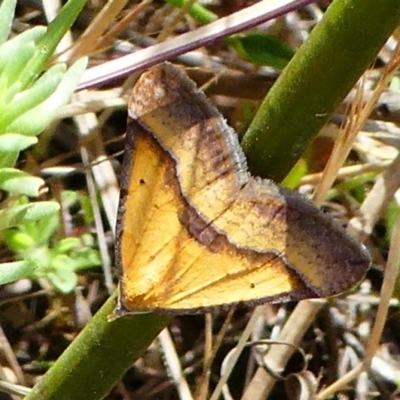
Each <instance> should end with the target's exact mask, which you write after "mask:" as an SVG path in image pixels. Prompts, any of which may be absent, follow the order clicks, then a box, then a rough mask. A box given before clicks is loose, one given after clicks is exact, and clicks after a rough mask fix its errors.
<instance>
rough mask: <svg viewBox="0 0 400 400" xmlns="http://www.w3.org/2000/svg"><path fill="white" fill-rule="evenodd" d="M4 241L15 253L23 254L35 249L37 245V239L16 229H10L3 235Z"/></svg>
mask: <svg viewBox="0 0 400 400" xmlns="http://www.w3.org/2000/svg"><path fill="white" fill-rule="evenodd" d="M3 240H4V242H5V243H6V244H7V247H8V248H9V249H11V250H12V251H14V252H15V253H22V252H24V251H27V250H30V249H33V248H34V247H35V245H36V242H35V239H34V238H33V237H32V236H30V235H28V234H26V233H25V232H21V231H18V230H14V229H9V230H7V231H6V232H4V233H3Z"/></svg>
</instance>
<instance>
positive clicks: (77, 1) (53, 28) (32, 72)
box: [19, 0, 88, 88]
mask: <svg viewBox="0 0 400 400" xmlns="http://www.w3.org/2000/svg"><path fill="white" fill-rule="evenodd" d="M87 1H88V0H69V1H68V2H67V3H66V4H65V5H64V7H63V8H62V9H61V10H60V12H59V13H58V15H57V17H56V18H55V19H54V20H53V21H52V22H51V23H50V24H49V26H48V28H47V31H46V33H45V34H44V36H43V37H42V38H41V39H40V41H39V43H38V44H37V47H36V51H35V54H34V56H33V57H32V58H31V59H30V60H29V62H28V63H27V64H26V66H25V68H24V71H23V73H22V74H21V77H20V79H19V80H20V82H21V87H22V88H25V87H27V86H28V85H29V84H31V83H32V82H34V81H35V80H36V78H37V77H38V75H39V74H40V73H41V72H42V71H43V69H44V67H45V66H46V64H47V62H48V61H49V59H50V57H52V56H53V55H54V52H55V50H56V47H57V45H58V43H59V42H60V40H61V39H62V37H63V36H64V35H65V34H66V32H67V31H68V29H70V28H71V26H72V24H73V23H74V22H75V20H76V18H77V16H78V15H79V13H80V12H81V11H82V9H83V7H84V6H85V4H86V3H87Z"/></svg>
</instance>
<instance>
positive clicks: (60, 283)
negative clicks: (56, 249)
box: [46, 260, 78, 293]
mask: <svg viewBox="0 0 400 400" xmlns="http://www.w3.org/2000/svg"><path fill="white" fill-rule="evenodd" d="M60 261H61V260H60ZM46 278H47V279H48V280H49V282H50V283H51V284H52V285H53V286H54V287H55V288H56V289H57V290H58V291H60V292H61V293H70V292H72V291H73V290H74V289H75V287H76V285H77V284H78V276H77V275H76V273H75V272H73V271H72V270H71V269H70V268H66V267H65V266H59V267H58V268H57V269H53V270H52V271H51V272H49V273H48V274H47V275H46Z"/></svg>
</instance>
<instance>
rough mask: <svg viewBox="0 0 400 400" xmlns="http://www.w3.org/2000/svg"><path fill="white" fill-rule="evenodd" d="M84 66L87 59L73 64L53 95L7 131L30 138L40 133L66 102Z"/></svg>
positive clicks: (16, 121) (13, 123)
mask: <svg viewBox="0 0 400 400" xmlns="http://www.w3.org/2000/svg"><path fill="white" fill-rule="evenodd" d="M86 65H87V58H81V59H80V60H78V61H77V62H76V63H75V64H73V65H72V67H71V68H69V69H68V71H67V72H66V73H65V74H64V76H63V78H62V80H61V82H60V84H59V85H58V87H57V89H56V90H55V91H54V93H53V94H52V95H51V96H50V97H48V98H47V99H46V100H45V101H43V102H42V103H40V104H39V105H37V106H36V107H34V108H32V109H31V110H29V111H28V112H26V113H25V114H24V115H22V116H21V117H19V118H17V119H16V120H14V121H13V122H12V123H11V124H10V125H9V126H8V127H7V131H8V132H23V133H24V134H26V135H32V136H36V135H38V134H39V133H41V132H42V131H43V130H44V129H45V128H46V127H47V126H48V125H49V124H50V122H51V121H53V119H54V117H55V115H56V114H57V111H58V110H59V109H60V108H61V107H62V106H63V105H65V104H66V103H67V102H68V100H69V98H70V97H71V95H72V93H73V92H74V90H75V88H76V86H77V84H78V82H79V79H80V77H81V75H82V73H83V71H84V70H85V68H86Z"/></svg>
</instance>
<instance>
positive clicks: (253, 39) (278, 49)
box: [227, 31, 294, 69]
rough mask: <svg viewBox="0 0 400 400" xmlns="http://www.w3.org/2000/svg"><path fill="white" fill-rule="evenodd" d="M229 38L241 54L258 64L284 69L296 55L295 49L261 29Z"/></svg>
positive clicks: (229, 41)
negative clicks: (260, 30)
mask: <svg viewBox="0 0 400 400" xmlns="http://www.w3.org/2000/svg"><path fill="white" fill-rule="evenodd" d="M227 40H228V43H230V44H231V45H232V46H233V47H234V48H235V50H236V51H237V52H238V53H239V54H240V56H242V57H243V58H244V59H246V60H248V61H251V62H252V63H254V64H257V65H268V66H271V67H274V68H278V69H283V68H285V67H286V64H287V63H288V62H289V61H290V59H291V58H292V57H293V55H294V51H293V50H292V49H291V48H290V47H289V46H287V45H285V44H284V43H282V42H281V41H279V40H278V39H277V38H276V37H275V36H272V35H268V34H266V33H263V32H259V31H250V32H247V33H244V34H239V35H233V36H231V37H229V38H227Z"/></svg>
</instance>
